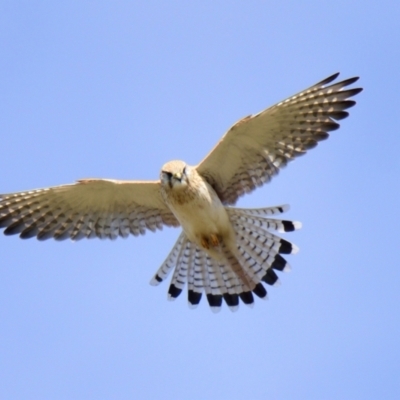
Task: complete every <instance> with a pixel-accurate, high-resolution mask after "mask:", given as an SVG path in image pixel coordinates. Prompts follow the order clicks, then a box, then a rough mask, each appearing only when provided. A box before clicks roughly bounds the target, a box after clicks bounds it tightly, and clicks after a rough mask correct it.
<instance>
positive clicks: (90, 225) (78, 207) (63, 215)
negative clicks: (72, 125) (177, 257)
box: [0, 179, 179, 240]
mask: <svg viewBox="0 0 400 400" xmlns="http://www.w3.org/2000/svg"><path fill="white" fill-rule="evenodd" d="M163 225H167V226H179V222H178V221H177V219H176V218H175V216H174V215H173V214H172V213H171V211H170V210H169V209H168V208H167V206H166V205H165V203H164V201H163V199H162V197H161V194H160V183H159V181H148V182H146V181H117V180H106V179H82V180H79V181H78V182H77V183H75V184H70V185H62V186H55V187H50V188H44V189H36V190H30V191H26V192H19V193H11V194H3V195H0V228H6V229H5V230H4V233H5V234H6V235H12V234H18V233H19V234H20V237H21V238H30V237H34V236H36V237H37V238H38V239H40V240H44V239H48V238H55V239H57V240H62V239H67V238H70V239H72V240H78V239H81V238H84V237H86V238H92V237H98V238H101V239H103V238H110V239H115V238H116V237H117V236H122V237H126V236H128V235H129V234H133V235H135V236H137V235H139V234H144V233H145V231H146V230H148V229H149V230H151V231H155V230H156V229H162V226H163Z"/></svg>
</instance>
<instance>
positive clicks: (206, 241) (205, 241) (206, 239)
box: [200, 233, 221, 250]
mask: <svg viewBox="0 0 400 400" xmlns="http://www.w3.org/2000/svg"><path fill="white" fill-rule="evenodd" d="M200 243H201V246H202V247H203V248H204V249H207V250H208V249H209V248H210V247H218V246H219V245H220V244H221V238H220V236H219V235H217V234H215V233H211V234H210V236H203V237H202V238H201V240H200Z"/></svg>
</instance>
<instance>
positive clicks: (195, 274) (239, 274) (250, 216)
mask: <svg viewBox="0 0 400 400" xmlns="http://www.w3.org/2000/svg"><path fill="white" fill-rule="evenodd" d="M288 208H289V207H288V206H286V205H284V206H277V207H268V208H258V209H240V208H227V209H226V210H227V212H228V215H229V218H230V220H231V223H232V226H233V228H234V231H235V234H236V246H237V249H235V251H231V250H230V249H228V248H227V247H226V245H225V244H224V243H223V244H222V245H221V246H220V248H219V251H220V253H221V254H222V255H223V259H224V261H223V262H221V261H217V260H215V259H214V258H212V257H211V256H210V255H209V254H208V253H207V252H206V251H205V250H203V249H202V248H200V247H199V246H197V245H196V244H195V243H192V242H190V240H189V239H188V238H187V237H186V234H185V233H184V232H182V233H181V234H180V236H179V238H178V240H177V242H176V243H175V245H174V247H173V248H172V250H171V252H170V254H169V255H168V257H167V258H166V260H165V261H164V263H163V264H162V265H161V267H160V268H159V269H158V271H157V272H156V274H155V275H154V277H153V278H152V280H151V282H150V283H151V284H152V285H158V284H159V283H160V282H162V281H163V280H165V279H166V278H167V276H168V275H169V273H170V272H171V270H172V269H173V268H175V270H174V273H173V276H172V279H171V284H170V286H169V290H168V298H169V299H170V300H174V299H176V298H177V297H178V296H179V295H180V294H181V293H182V290H183V289H184V286H185V284H186V282H187V283H188V302H189V306H190V307H191V308H195V307H197V305H198V304H199V302H200V300H201V297H202V293H203V292H205V294H206V297H207V301H208V303H209V305H210V307H211V310H212V311H213V312H218V311H219V310H220V308H221V305H222V301H223V300H224V301H225V303H226V304H227V305H228V307H229V308H230V309H231V310H232V311H236V310H237V309H238V307H239V299H240V300H241V301H242V302H243V303H244V304H246V305H249V306H253V304H254V298H253V293H254V294H255V295H256V296H257V297H260V298H263V299H266V298H267V291H266V289H265V287H264V285H263V284H262V282H264V283H266V284H268V285H277V284H279V279H278V276H277V274H276V272H275V271H289V270H290V265H289V264H288V263H287V261H286V260H285V259H284V258H283V257H282V256H281V254H294V253H296V252H297V251H298V248H297V247H296V246H295V245H294V244H292V243H290V242H288V241H287V240H285V239H282V238H280V237H279V236H277V235H275V234H274V233H272V232H271V231H278V232H291V231H294V230H296V229H299V228H300V227H301V223H300V222H295V221H288V220H279V219H272V218H268V216H270V215H275V214H280V213H283V212H285V211H286V210H287V209H288Z"/></svg>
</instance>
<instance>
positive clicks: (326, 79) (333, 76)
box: [314, 72, 340, 86]
mask: <svg viewBox="0 0 400 400" xmlns="http://www.w3.org/2000/svg"><path fill="white" fill-rule="evenodd" d="M339 74H340V72H336V74H333V75H331V76H328V78H325V79H324V80H322V81H321V82H318V83H317V84H316V85H314V86H321V85H327V84H328V83H331V82H332V81H334V80H335V79H336V78H337V77H338V76H339Z"/></svg>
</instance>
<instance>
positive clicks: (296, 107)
mask: <svg viewBox="0 0 400 400" xmlns="http://www.w3.org/2000/svg"><path fill="white" fill-rule="evenodd" d="M338 75H339V74H335V75H332V76H330V77H329V78H327V79H325V80H323V81H321V82H319V83H317V84H315V85H314V86H311V87H310V88H308V89H306V90H304V91H302V92H300V93H298V94H297V95H295V96H292V97H290V98H288V99H287V100H284V101H282V102H280V103H278V104H276V105H274V106H272V107H270V108H267V109H266V110H264V111H262V112H260V113H258V114H255V115H252V116H249V117H246V118H243V119H242V120H240V121H239V122H237V123H236V124H235V125H233V126H232V128H230V129H229V130H228V132H227V133H226V134H225V135H224V136H223V137H222V139H221V140H220V142H219V143H218V144H217V145H216V146H215V147H214V149H213V150H212V151H211V152H210V153H209V154H208V155H207V157H206V158H205V159H204V160H203V161H202V162H201V163H200V164H199V165H198V166H197V167H196V168H197V171H198V172H199V174H200V175H202V176H203V177H204V178H205V179H206V180H207V181H208V183H209V184H210V185H211V186H212V187H213V188H214V190H215V191H216V192H217V194H218V196H219V198H220V199H221V201H222V202H223V203H224V204H234V203H235V202H236V200H237V199H238V197H239V196H241V195H243V194H244V193H249V192H251V191H252V190H254V189H255V188H256V187H258V186H261V185H263V184H264V183H266V182H268V181H269V180H270V179H271V178H272V177H273V176H274V175H276V174H277V173H278V171H279V169H280V168H282V167H283V166H285V165H286V164H287V162H288V161H290V160H292V159H294V158H295V157H297V156H300V155H302V154H304V153H305V152H306V151H307V150H308V149H311V148H313V147H315V146H316V145H317V143H318V142H319V141H321V140H324V139H326V138H327V137H328V132H329V131H333V130H335V129H337V128H339V124H338V123H336V122H335V120H341V119H343V118H346V117H347V116H348V112H347V111H345V110H346V109H348V108H350V107H352V106H353V105H354V104H355V102H354V101H353V100H349V98H351V97H353V96H354V95H356V94H357V93H359V92H360V91H361V90H362V89H347V90H342V89H343V88H345V87H346V86H348V85H351V84H352V83H354V82H356V81H357V79H358V78H351V79H347V80H344V81H342V82H338V83H334V84H332V85H330V86H327V85H328V84H329V83H331V82H332V81H333V80H335V79H336V78H337V76H338Z"/></svg>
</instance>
